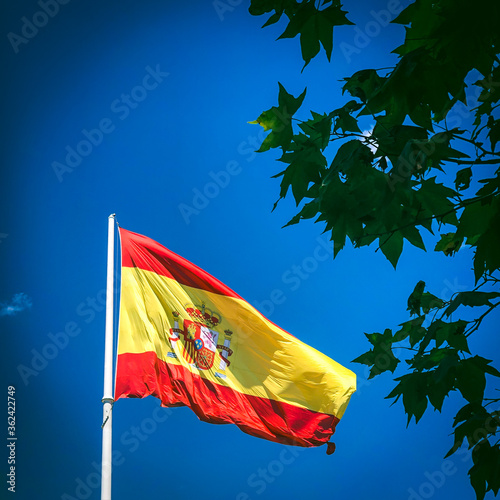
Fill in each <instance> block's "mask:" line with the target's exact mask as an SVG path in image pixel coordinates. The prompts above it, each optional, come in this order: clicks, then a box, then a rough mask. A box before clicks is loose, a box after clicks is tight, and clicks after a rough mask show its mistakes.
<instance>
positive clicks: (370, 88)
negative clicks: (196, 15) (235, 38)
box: [250, 0, 500, 499]
mask: <svg viewBox="0 0 500 500" xmlns="http://www.w3.org/2000/svg"><path fill="white" fill-rule="evenodd" d="M250 13H251V14H253V15H262V14H270V17H269V19H268V20H267V22H266V23H265V24H264V26H268V25H270V24H273V23H276V22H278V21H279V20H280V19H281V18H282V17H283V16H284V17H285V18H288V24H287V26H286V28H285V30H284V32H283V33H282V35H281V36H280V38H293V37H295V36H297V35H299V36H300V46H301V53H302V58H303V60H304V63H305V64H304V68H305V66H307V65H308V64H309V63H310V61H311V60H312V59H313V58H314V57H315V56H316V55H317V54H318V53H319V52H320V49H321V46H322V47H323V49H324V50H325V52H326V55H327V57H328V60H330V57H331V54H332V49H333V29H334V28H335V27H336V26H341V25H346V24H352V23H351V21H349V20H348V18H347V15H348V13H346V12H345V11H343V10H342V5H341V4H340V2H339V1H338V0H336V1H319V2H314V1H312V0H304V1H301V2H298V1H295V0H252V2H251V7H250ZM349 16H350V15H349ZM498 19H500V4H499V3H498V2H497V3H492V2H486V1H484V0H479V1H478V2H476V3H474V5H470V4H469V3H468V2H465V1H464V0H459V1H457V0H436V1H431V0H416V1H415V2H414V3H413V4H411V5H410V6H408V7H407V8H406V9H404V10H403V11H402V12H401V13H400V14H399V16H398V17H397V18H396V19H395V20H394V21H393V23H396V24H399V25H403V26H404V27H405V39H404V42H403V44H402V45H400V46H399V47H397V48H396V49H395V50H394V52H395V53H396V54H397V55H398V62H397V64H396V65H395V66H394V67H391V68H388V69H382V70H381V69H363V70H361V71H358V72H356V73H354V74H353V75H352V76H350V77H347V78H345V79H344V80H343V82H344V83H343V88H342V92H343V93H347V94H350V95H351V97H352V99H350V100H348V101H347V102H346V103H345V104H344V105H343V106H342V107H340V108H338V109H334V110H332V111H327V112H322V113H319V112H314V111H311V117H310V118H309V119H305V120H301V119H298V118H296V117H295V116H294V115H295V114H296V113H297V112H298V110H299V108H300V107H301V105H302V103H303V101H304V99H305V95H306V91H305V90H304V92H303V93H302V94H301V95H300V96H299V97H294V96H293V95H291V94H289V93H288V92H287V91H286V90H285V87H284V86H283V85H281V84H279V97H278V106H277V107H272V108H270V109H269V110H267V111H265V112H263V113H262V114H261V115H260V116H259V117H258V118H257V120H256V121H255V122H253V123H258V124H260V125H261V126H263V127H264V129H265V130H269V131H270V133H269V134H268V135H267V137H266V138H265V140H264V141H263V143H262V145H261V147H260V149H259V151H260V152H264V151H268V150H270V149H273V148H280V149H281V153H282V155H281V157H280V158H279V161H280V162H281V163H284V164H285V167H284V169H283V170H282V171H281V172H279V173H278V174H277V175H276V176H275V177H278V178H281V189H280V198H279V199H278V202H279V200H280V199H283V198H285V197H286V196H287V195H288V193H289V191H290V190H291V193H292V196H293V198H294V199H295V202H296V204H297V207H300V208H299V211H298V213H297V215H295V216H294V217H293V218H292V219H291V220H290V221H289V222H288V224H287V225H293V224H296V223H298V222H299V221H301V220H303V219H313V218H315V222H320V223H322V224H324V226H325V231H327V232H330V233H331V239H332V241H333V244H334V255H337V254H338V252H339V251H340V250H342V249H343V248H344V247H345V245H346V241H347V240H349V241H350V242H351V243H352V245H353V246H354V247H356V248H358V247H362V246H367V245H371V244H372V243H374V242H376V244H377V250H379V249H380V250H381V252H382V253H383V254H384V256H385V257H386V258H387V259H388V260H389V261H390V262H391V264H392V265H393V266H394V267H396V265H397V262H398V259H399V257H400V255H401V253H402V250H403V246H404V242H405V240H406V241H407V242H408V243H409V244H411V245H414V246H416V247H418V248H420V249H422V250H426V248H425V245H424V240H423V238H422V234H421V232H422V231H424V230H425V231H427V232H428V233H430V234H432V235H436V241H435V247H434V250H435V251H437V252H443V253H444V255H446V256H450V257H451V256H453V255H454V254H456V252H457V251H458V250H459V249H460V248H461V247H462V246H463V245H468V246H469V247H470V248H471V249H473V251H474V254H473V270H474V277H475V282H476V287H475V288H474V289H473V290H470V291H465V292H460V293H456V294H454V295H453V296H452V298H451V299H450V300H449V301H444V300H441V299H439V298H438V297H436V296H435V295H433V294H431V293H429V292H427V291H425V283H424V282H423V281H421V282H419V283H417V285H416V287H415V289H414V291H413V293H412V294H411V295H410V297H409V299H408V310H409V312H410V315H411V319H410V320H409V321H407V322H405V323H403V324H402V325H400V328H399V329H398V330H397V331H395V332H394V333H393V331H392V329H386V330H385V331H384V333H382V334H381V333H372V334H367V335H366V336H367V338H368V341H369V342H370V344H371V346H372V347H371V349H370V350H369V351H368V352H366V353H364V354H362V355H361V356H359V357H358V358H357V359H356V360H355V361H356V362H358V363H363V364H365V365H368V366H369V367H370V378H371V377H374V376H376V375H379V374H380V373H383V372H386V371H390V372H394V370H395V369H396V367H397V366H398V364H399V363H400V361H401V360H400V359H399V358H398V357H397V356H396V354H395V351H394V347H396V348H397V351H396V352H397V354H398V355H399V351H401V350H402V349H404V351H407V352H408V353H409V356H410V357H408V359H406V360H405V362H406V364H407V365H408V373H406V374H405V375H403V376H401V377H397V378H396V379H395V381H396V382H397V385H396V386H395V388H394V389H393V390H392V392H391V393H390V394H389V396H388V398H394V400H395V401H397V400H399V399H402V402H403V405H404V408H405V412H406V413H407V415H408V422H410V420H411V419H412V418H415V422H418V421H419V420H420V418H421V417H422V416H423V414H424V413H425V411H426V409H427V408H428V405H429V403H430V405H431V406H432V407H434V408H435V409H436V410H438V411H441V408H442V405H443V402H444V400H445V398H446V396H447V395H448V394H449V393H450V392H452V391H458V392H459V393H460V394H461V395H462V396H463V398H464V399H465V400H466V404H465V406H464V407H463V408H462V409H461V410H460V411H459V412H458V413H457V415H456V417H455V421H454V422H453V426H454V436H455V439H454V444H453V447H452V448H451V450H450V451H449V453H448V455H450V454H452V453H454V452H455V451H456V450H457V449H458V448H459V447H460V446H461V445H462V443H463V442H464V440H466V441H467V443H468V446H469V448H473V451H472V459H473V464H474V465H473V467H472V468H471V469H470V471H469V476H470V480H471V484H472V486H473V487H474V490H475V492H476V496H477V498H478V499H482V498H484V496H485V493H486V492H487V491H490V490H491V491H492V492H493V493H494V494H495V495H496V494H497V493H498V490H499V488H500V447H499V443H498V441H497V442H493V437H494V436H495V433H496V432H497V429H498V428H499V427H500V418H499V417H500V412H499V411H491V410H490V409H489V407H490V406H491V405H492V404H496V405H497V408H498V402H499V401H500V398H497V399H485V397H484V391H485V387H486V378H487V376H488V378H491V379H492V380H497V378H498V377H499V376H500V372H498V371H497V370H496V369H495V368H494V367H493V366H492V365H491V364H490V361H489V360H487V359H485V358H483V357H481V356H478V355H475V354H472V353H471V352H470V350H469V344H468V339H469V337H470V335H472V334H473V333H475V332H476V331H477V330H478V329H479V327H480V325H481V323H482V322H483V320H484V318H485V317H487V316H488V315H489V314H490V313H491V312H492V311H493V310H494V309H495V308H496V307H497V306H498V305H499V304H500V292H498V291H497V290H498V288H499V287H498V285H499V282H500V279H499V278H498V271H499V268H500V251H499V248H500V168H498V167H499V165H500V152H499V151H498V148H497V146H498V143H499V142H500V118H499V117H498V116H499V113H498V110H499V107H500V103H499V100H500V65H499V62H500V61H499V58H498V53H499V52H500V50H499V47H500V31H499V30H498V23H497V21H498ZM471 90H477V93H476V94H477V95H478V98H477V106H475V107H471V105H470V104H468V101H469V102H470V97H469V98H467V95H469V96H470V94H471V92H470V91H471ZM457 110H460V113H458V112H457ZM367 118H370V119H371V121H372V122H373V123H374V124H375V125H374V127H373V129H372V130H371V131H369V132H363V127H362V124H363V123H365V122H364V121H366V120H367ZM327 155H331V156H332V157H333V160H332V161H331V162H328V161H327ZM450 176H451V178H453V179H454V180H453V181H452V182H449V179H450ZM278 202H276V204H277V203H278ZM276 204H275V207H276ZM466 307H469V308H470V311H476V310H479V312H477V313H474V314H473V316H475V319H473V320H466V319H455V318H453V319H452V315H453V316H454V315H455V313H456V314H458V313H461V314H462V313H464V311H465V308H466ZM464 317H469V316H464ZM401 348H402V349H401Z"/></svg>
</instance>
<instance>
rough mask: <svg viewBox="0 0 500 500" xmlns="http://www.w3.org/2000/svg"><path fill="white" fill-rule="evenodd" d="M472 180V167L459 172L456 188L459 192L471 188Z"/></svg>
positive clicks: (456, 178)
mask: <svg viewBox="0 0 500 500" xmlns="http://www.w3.org/2000/svg"><path fill="white" fill-rule="evenodd" d="M471 179H472V169H471V168H470V167H466V168H463V169H462V170H459V171H458V172H457V175H456V177H455V188H456V190H457V191H463V190H464V189H467V188H468V187H469V186H470V180H471Z"/></svg>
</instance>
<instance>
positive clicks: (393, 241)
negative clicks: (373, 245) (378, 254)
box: [378, 231, 403, 269]
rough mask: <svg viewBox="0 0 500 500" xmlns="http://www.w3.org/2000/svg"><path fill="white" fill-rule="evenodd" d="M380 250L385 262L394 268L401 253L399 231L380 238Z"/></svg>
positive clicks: (401, 240) (401, 245)
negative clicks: (385, 259)
mask: <svg viewBox="0 0 500 500" xmlns="http://www.w3.org/2000/svg"><path fill="white" fill-rule="evenodd" d="M378 241H379V245H380V250H382V253H383V254H384V255H385V257H386V258H387V260H388V261H389V262H390V263H391V264H392V265H393V266H394V269H396V265H397V263H398V260H399V257H400V255H401V252H402V251H403V235H402V233H401V231H395V232H394V233H392V234H391V235H390V236H389V237H387V236H383V237H382V236H381V237H380V238H379V239H378Z"/></svg>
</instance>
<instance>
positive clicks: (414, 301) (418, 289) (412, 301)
mask: <svg viewBox="0 0 500 500" xmlns="http://www.w3.org/2000/svg"><path fill="white" fill-rule="evenodd" d="M424 289H425V281H419V282H418V283H417V284H416V285H415V288H414V289H413V292H411V295H410V296H409V297H408V308H407V311H410V314H411V315H412V316H413V315H414V314H420V309H421V307H420V301H421V300H422V294H423V293H424Z"/></svg>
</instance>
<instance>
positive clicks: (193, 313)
mask: <svg viewBox="0 0 500 500" xmlns="http://www.w3.org/2000/svg"><path fill="white" fill-rule="evenodd" d="M185 311H186V312H187V313H188V314H189V316H190V317H191V318H192V319H185V320H184V321H183V328H179V313H178V312H177V311H174V312H173V313H172V315H173V317H174V328H171V329H170V334H171V337H170V341H171V345H172V348H173V349H174V350H175V344H176V343H177V342H178V341H179V340H181V343H182V349H181V351H182V356H183V357H184V359H185V360H186V361H187V362H188V363H189V364H190V365H194V366H196V367H197V368H199V369H200V370H210V369H211V368H212V367H213V365H214V360H215V358H216V354H217V349H220V350H221V351H222V352H221V353H220V358H221V359H220V363H219V366H217V367H216V368H218V369H220V370H225V369H226V367H227V366H229V365H230V361H229V360H228V359H227V358H228V357H229V356H231V354H232V353H233V351H232V349H230V347H229V345H230V342H231V335H232V332H231V330H225V332H224V333H225V334H226V336H225V339H224V344H217V341H218V339H219V332H217V331H216V330H215V328H216V327H217V326H218V325H220V323H221V316H220V314H218V313H216V312H211V311H209V310H208V309H206V308H205V304H202V305H201V306H193V305H188V306H186V308H185ZM179 335H182V336H183V338H182V339H181V337H180V336H179ZM218 375H219V376H222V374H218Z"/></svg>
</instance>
